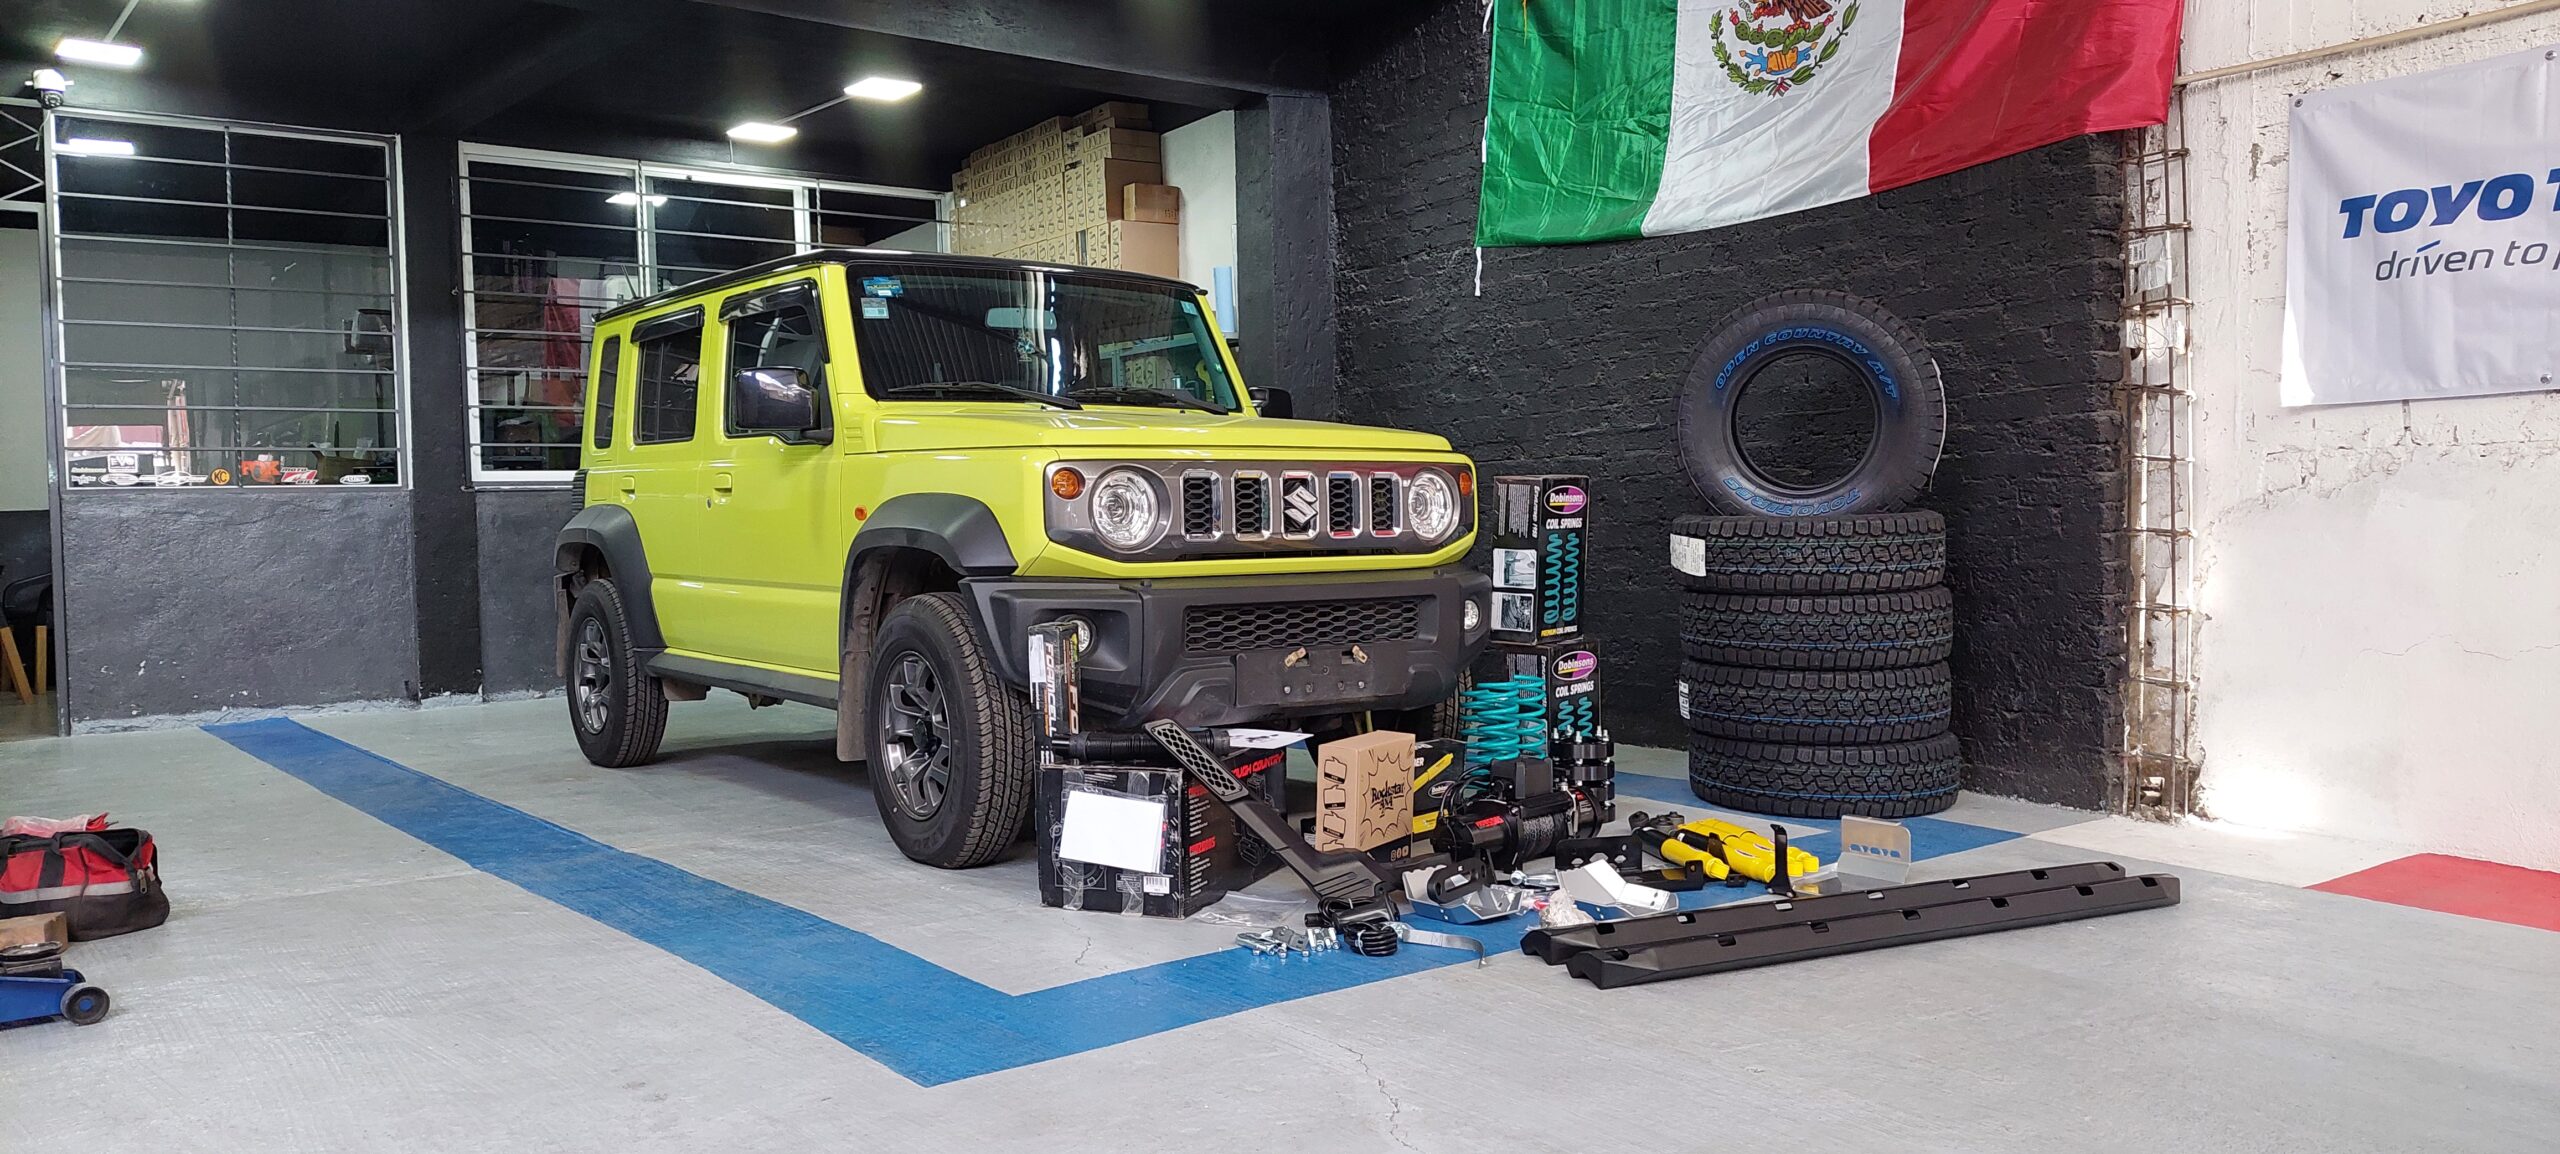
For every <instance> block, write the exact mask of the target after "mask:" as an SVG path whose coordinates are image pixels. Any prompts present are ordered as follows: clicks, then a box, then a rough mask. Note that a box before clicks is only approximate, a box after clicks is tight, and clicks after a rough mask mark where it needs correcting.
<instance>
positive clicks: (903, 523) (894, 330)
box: [557, 251, 1489, 867]
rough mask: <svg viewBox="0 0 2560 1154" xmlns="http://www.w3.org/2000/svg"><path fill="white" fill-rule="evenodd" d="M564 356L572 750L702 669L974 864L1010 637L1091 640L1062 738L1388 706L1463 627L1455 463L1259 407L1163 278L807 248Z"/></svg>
mask: <svg viewBox="0 0 2560 1154" xmlns="http://www.w3.org/2000/svg"><path fill="white" fill-rule="evenodd" d="M593 350H594V351H593V357H594V360H593V364H592V366H591V367H590V370H589V376H588V388H587V405H588V412H587V425H586V427H587V429H588V431H589V436H588V443H587V444H586V446H585V448H584V453H583V455H584V466H585V468H584V473H583V479H582V481H581V490H582V495H583V508H581V510H580V511H579V513H578V514H577V516H576V517H575V518H574V519H573V520H571V521H570V523H569V525H568V527H567V528H565V529H563V530H562V531H561V533H560V537H559V543H558V555H557V568H558V573H559V610H560V635H559V653H560V667H561V672H562V675H563V677H564V678H565V679H566V681H567V687H568V696H569V713H570V718H571V721H572V723H573V725H574V727H575V728H576V731H577V735H578V743H579V745H580V746H581V747H582V748H583V749H584V750H585V751H586V755H587V758H588V759H589V760H590V761H593V762H595V763H596V764H598V765H609V766H624V765H633V764H637V763H639V762H643V761H646V760H648V759H649V758H651V757H653V756H654V755H655V754H656V752H657V747H658V742H659V739H660V737H661V736H662V735H663V733H664V732H665V728H666V718H667V703H668V702H669V701H684V700H697V699H699V698H701V697H702V696H703V695H704V693H705V692H706V691H707V690H709V689H712V688H720V689H727V690H732V691H735V692H738V693H743V694H745V695H747V697H748V698H749V699H750V700H751V701H754V702H757V703H759V704H764V703H769V702H774V701H801V702H807V703H810V704H813V705H820V706H825V707H828V708H831V709H834V710H835V711H836V755H837V756H838V757H839V758H841V759H843V760H846V761H854V760H862V761H867V762H869V764H870V776H871V785H872V792H873V795H874V797H875V799H876V801H877V802H878V804H879V807H880V814H881V817H882V818H883V819H884V820H885V821H886V822H887V824H888V827H889V831H890V833H891V835H892V836H893V837H894V838H895V839H896V840H897V843H898V845H899V848H901V849H902V850H904V851H905V852H906V854H907V856H909V857H912V858H914V859H916V860H917V861H921V862H926V863H929V864H932V865H938V866H950V867H960V866H972V865H978V864H981V863H984V862H986V861H989V860H992V859H993V858H994V857H996V856H997V855H998V854H999V853H1001V852H1003V850H1004V848H1005V847H1006V845H1007V844H1008V843H1010V842H1011V841H1012V840H1013V838H1014V836H1015V834H1016V833H1017V832H1018V831H1019V830H1021V829H1022V827H1023V823H1024V821H1025V818H1026V816H1027V813H1028V809H1029V806H1030V798H1031V774H1032V767H1033V765H1034V763H1035V762H1036V760H1037V754H1038V750H1037V742H1036V735H1035V729H1036V725H1035V723H1034V719H1033V717H1032V715H1031V711H1030V707H1029V705H1028V704H1027V700H1028V699H1027V697H1026V696H1025V685H1026V674H1025V670H1024V660H1025V659H1024V631H1025V630H1026V629H1028V628H1029V627H1030V626H1032V625H1034V624H1038V623H1042V622H1047V621H1054V620H1058V619H1062V618H1073V619H1076V620H1078V621H1081V622H1083V623H1084V634H1085V636H1086V638H1087V643H1086V647H1085V650H1084V657H1083V661H1082V669H1083V674H1084V676H1083V709H1084V716H1085V719H1086V722H1087V724H1088V725H1095V724H1101V725H1135V724H1136V723H1138V722H1141V721H1145V720H1149V719H1153V718H1174V719H1177V720H1179V721H1182V722H1184V723H1185V724H1190V725H1230V724H1239V723H1246V722H1265V721H1280V720H1284V719H1285V720H1287V721H1288V722H1289V723H1290V724H1291V725H1292V726H1294V727H1297V728H1303V729H1309V730H1318V731H1321V730H1324V729H1327V728H1331V727H1337V726H1340V725H1343V724H1345V723H1346V719H1348V718H1350V717H1352V716H1354V715H1357V714H1360V713H1364V712H1369V711H1376V710H1404V711H1414V712H1415V713H1416V714H1421V715H1422V716H1421V717H1409V718H1404V719H1399V720H1398V721H1397V722H1396V723H1398V724H1406V725H1411V724H1413V723H1414V722H1417V721H1421V720H1423V718H1424V717H1428V716H1431V714H1429V713H1425V712H1424V711H1431V710H1434V709H1435V708H1436V707H1439V706H1441V705H1442V704H1443V703H1445V702H1446V701H1447V700H1448V699H1449V698H1450V697H1451V696H1452V695H1453V694H1454V693H1455V691H1456V689H1457V687H1458V683H1459V678H1460V675H1461V672H1462V671H1463V670H1464V668H1465V666H1466V665H1467V663H1468V662H1469V661H1470V660H1471V659H1472V658H1473V657H1474V655H1475V653H1476V652H1477V650H1478V649H1480V648H1481V647H1482V645H1483V643H1484V639H1485V634H1486V629H1485V619H1484V609H1485V593H1486V590H1487V588H1488V586H1489V581H1488V580H1487V579H1486V578H1485V577H1483V576H1480V575H1478V574H1476V573H1473V572H1470V571H1468V570H1467V569H1465V568H1462V567H1460V566H1459V565H1458V564H1457V563H1458V562H1459V560H1460V559H1461V558H1462V557H1463V556H1464V555H1465V554H1466V552H1467V547H1468V545H1469V544H1470V542H1471V541H1472V540H1473V538H1474V535H1475V517H1476V513H1475V509H1476V501H1475V475H1474V467H1473V465H1472V464H1471V463H1470V462H1469V461H1468V460H1467V459H1466V458H1465V457H1463V456H1461V455H1459V454H1457V453H1454V452H1451V451H1450V450H1449V444H1448V442H1447V441H1445V440H1443V439H1441V438H1439V437H1433V436H1426V435H1424V434H1420V433H1411V432H1399V431H1393V430H1386V429H1370V428H1361V427H1357V426H1352V425H1336V424H1323V423H1318V422H1313V421H1293V420H1286V419H1280V418H1285V417H1286V416H1287V415H1288V411H1289V410H1288V396H1287V394H1285V393H1282V392H1279V391H1278V390H1268V391H1256V392H1253V393H1248V391H1247V390H1246V389H1245V387H1244V384H1243V381H1242V379H1241V378H1240V377H1239V375H1238V374H1237V371H1236V366H1235V361H1234V359H1233V357H1231V356H1230V355H1229V353H1228V350H1227V346H1226V344H1225V342H1224V341H1222V340H1220V339H1219V336H1218V328H1217V324H1216V320H1215V318H1214V317H1213V316H1212V315H1211V313H1210V310H1209V303H1208V301H1207V300H1206V299H1204V298H1203V297H1202V296H1201V295H1200V293H1199V292H1198V291H1197V290H1195V289H1193V288H1192V287H1190V286H1188V285H1184V284H1181V283H1178V282H1175V281H1169V280H1161V279H1157V278H1154V277H1147V276H1139V275H1135V274H1130V273H1121V272H1113V271H1109V270H1104V269H1087V268H1067V267H1060V266H1053V265H1040V264H1027V263H1022V262H1016V261H1005V260H988V259H978V258H970V257H956V256H934V255H925V254H911V253H897V252H886V251H821V252H812V253H806V254H803V255H799V256H794V257H789V258H786V259H783V260H778V261H773V262H770V263H766V264H761V265H757V266H754V267H752V268H746V269H741V270H739V271H737V272H733V273H728V274H726V275H722V276H718V277H714V278H712V279H710V280H706V281H698V282H695V283H693V284H689V285H685V286H683V287H681V288H677V289H673V290H670V291H667V292H663V293H660V294H658V295H656V296H652V297H649V298H646V299H644V300H638V301H634V302H631V303H629V304H626V305H622V306H620V307H618V308H615V309H613V310H612V311H610V312H608V313H606V314H604V315H603V316H602V317H600V318H599V319H598V320H597V322H596V327H595V341H594V345H593ZM1441 716H1445V713H1443V714H1441Z"/></svg>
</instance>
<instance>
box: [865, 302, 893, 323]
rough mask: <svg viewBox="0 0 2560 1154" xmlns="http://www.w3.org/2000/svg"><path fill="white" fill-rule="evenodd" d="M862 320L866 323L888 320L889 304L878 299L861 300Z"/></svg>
mask: <svg viewBox="0 0 2560 1154" xmlns="http://www.w3.org/2000/svg"><path fill="white" fill-rule="evenodd" d="M862 319H864V320H866V321H881V320H887V319H889V302H887V301H885V300H882V299H880V298H879V297H864V298H862Z"/></svg>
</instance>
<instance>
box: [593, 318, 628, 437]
mask: <svg viewBox="0 0 2560 1154" xmlns="http://www.w3.org/2000/svg"><path fill="white" fill-rule="evenodd" d="M594 392H595V395H596V419H595V426H596V447H597V448H599V449H610V448H612V447H613V403H614V401H615V400H616V399H617V398H618V397H620V396H621V393H622V338H621V337H610V338H607V339H606V341H605V342H604V351H603V352H600V353H597V354H596V387H595V389H594Z"/></svg>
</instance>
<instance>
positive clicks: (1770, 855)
mask: <svg viewBox="0 0 2560 1154" xmlns="http://www.w3.org/2000/svg"><path fill="white" fill-rule="evenodd" d="M1678 835H1696V836H1695V839H1694V840H1692V839H1690V838H1688V837H1682V836H1678ZM1711 837H1712V838H1714V839H1716V840H1717V841H1718V842H1721V843H1722V844H1723V848H1724V860H1725V864H1727V865H1730V866H1732V867H1733V872H1735V873H1738V874H1741V875H1742V876H1744V877H1747V878H1750V879H1751V880H1753V881H1755V882H1775V881H1776V880H1777V878H1778V869H1777V860H1778V857H1777V853H1778V847H1777V846H1776V845H1775V844H1774V843H1772V842H1771V841H1770V840H1769V835H1767V834H1765V833H1755V832H1753V831H1751V830H1749V829H1746V828H1744V827H1742V826H1738V825H1735V824H1733V823H1732V822H1729V821H1722V820H1719V819H1716V818H1712V817H1708V818H1700V819H1698V820H1696V821H1691V822H1683V823H1681V825H1680V827H1679V829H1678V830H1677V831H1676V834H1675V836H1673V837H1670V838H1665V839H1664V843H1663V844H1665V845H1666V846H1667V845H1670V844H1672V843H1673V842H1675V841H1677V842H1685V843H1687V845H1689V846H1692V847H1694V846H1696V845H1697V844H1698V843H1699V842H1703V841H1704V840H1706V839H1707V838H1711ZM1665 860H1672V859H1669V858H1666V859H1665ZM1821 868H1822V859H1820V858H1817V857H1815V856H1813V855H1812V854H1809V853H1806V852H1805V851H1803V850H1800V849H1797V848H1795V847H1794V846H1789V847H1787V876H1788V877H1789V878H1791V879H1792V878H1800V877H1805V876H1807V875H1809V874H1812V873H1813V872H1814V871H1816V870H1819V869H1821Z"/></svg>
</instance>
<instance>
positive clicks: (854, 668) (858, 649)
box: [836, 493, 1019, 761]
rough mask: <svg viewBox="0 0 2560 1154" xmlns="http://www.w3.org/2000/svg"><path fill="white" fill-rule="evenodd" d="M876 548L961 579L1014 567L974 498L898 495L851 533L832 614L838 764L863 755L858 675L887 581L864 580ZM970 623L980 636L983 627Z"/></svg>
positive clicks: (1000, 530)
mask: <svg viewBox="0 0 2560 1154" xmlns="http://www.w3.org/2000/svg"><path fill="white" fill-rule="evenodd" d="M883 549H916V550H921V551H923V552H926V553H930V554H932V555H934V556H935V557H938V558H940V559H941V560H942V563H943V564H944V565H946V566H949V567H950V569H951V571H952V572H953V573H956V574H958V575H960V576H962V577H1001V576H1006V575H1009V574H1011V573H1012V572H1013V571H1014V570H1015V569H1016V568H1018V567H1019V564H1018V563H1017V562H1016V561H1015V560H1014V557H1013V546H1012V545H1011V544H1009V543H1008V542H1006V540H1005V536H1004V525H1003V523H1001V522H999V521H997V520H996V514H995V510H993V509H990V508H988V507H987V505H986V502H984V501H980V500H978V499H977V498H975V497H964V496H961V495H959V494H956V493H905V494H901V495H899V496H896V497H891V498H889V499H888V500H886V501H883V502H881V503H880V507H879V508H878V509H876V510H873V511H872V513H871V516H869V517H868V518H865V519H864V521H863V523H862V529H861V530H860V531H859V532H856V533H855V534H854V535H853V545H852V547H851V548H849V549H847V550H846V551H845V558H844V586H843V591H842V592H841V593H839V594H838V597H839V601H838V603H837V605H838V608H837V611H836V633H837V636H838V642H837V647H838V654H839V657H838V666H837V670H836V674H837V679H836V757H837V758H838V759H839V760H843V761H856V760H860V758H861V756H862V754H861V745H862V737H861V729H862V725H863V722H864V717H863V700H862V696H863V691H864V684H863V682H864V670H865V665H866V663H867V662H868V660H869V658H870V641H871V638H870V634H871V632H872V631H873V630H875V629H877V628H878V627H879V621H878V610H879V607H880V601H881V598H882V593H883V590H882V589H881V588H880V585H881V583H882V578H884V577H885V576H886V575H885V574H881V573H875V574H872V575H871V578H870V580H869V581H867V582H866V580H865V576H864V573H863V558H864V555H865V554H869V553H875V552H878V551H880V550H883ZM977 625H978V629H979V631H980V633H981V634H982V635H983V634H984V633H985V631H986V627H987V626H986V622H984V621H980V622H978V623H977ZM857 634H859V636H858V637H857V636H856V635H857Z"/></svg>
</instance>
